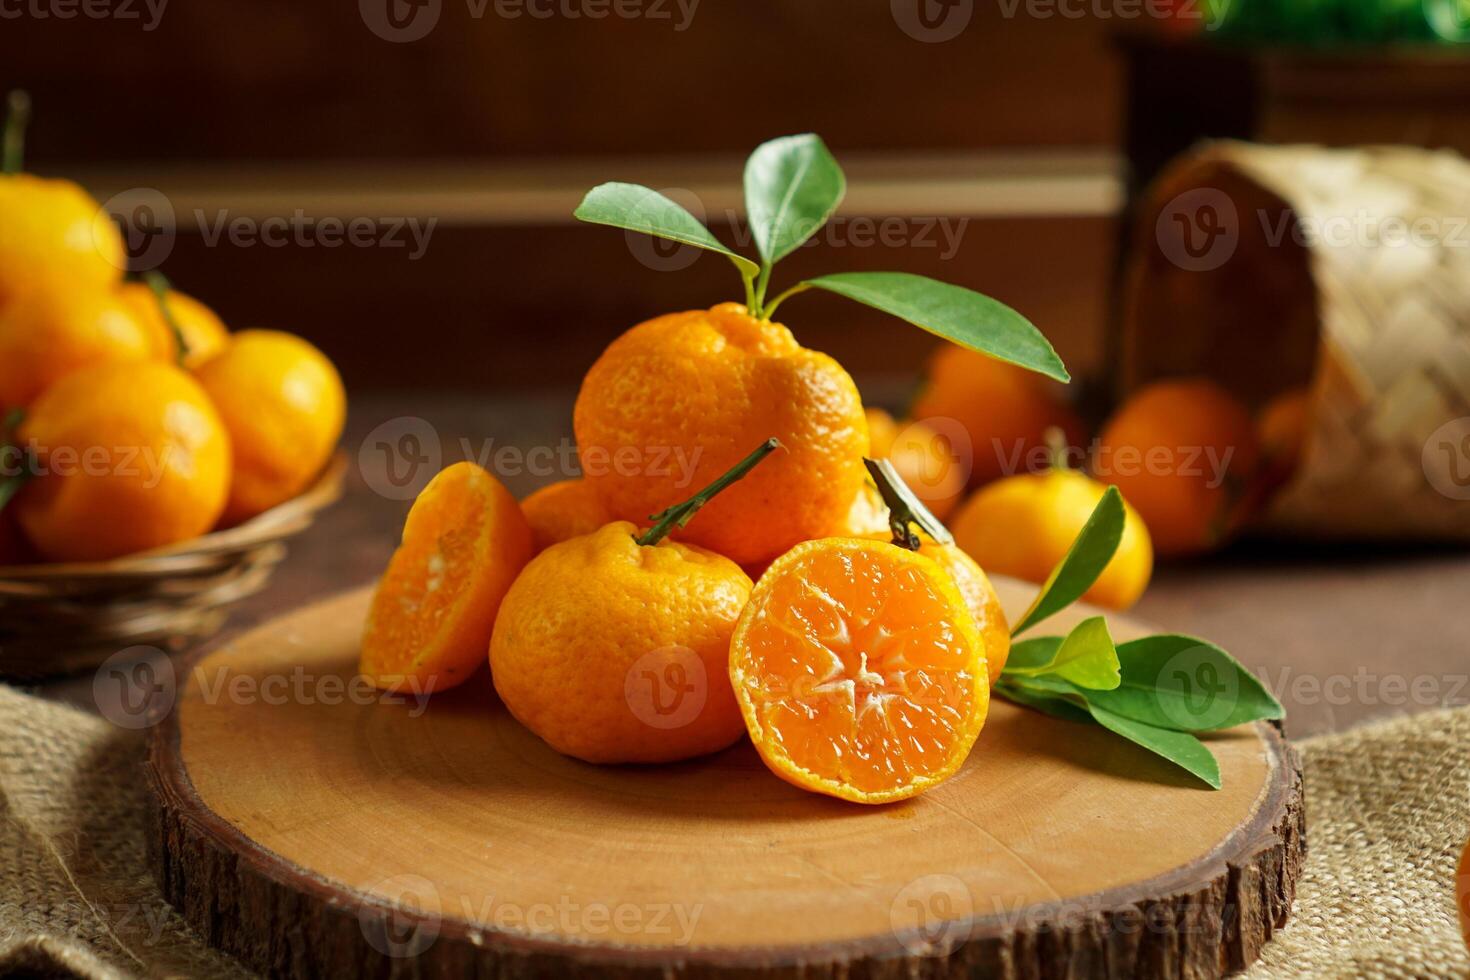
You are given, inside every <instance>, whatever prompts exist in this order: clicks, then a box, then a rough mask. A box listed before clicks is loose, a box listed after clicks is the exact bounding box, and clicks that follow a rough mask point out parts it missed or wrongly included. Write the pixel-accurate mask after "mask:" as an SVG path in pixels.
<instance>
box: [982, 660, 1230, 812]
mask: <svg viewBox="0 0 1470 980" xmlns="http://www.w3.org/2000/svg"><path fill="white" fill-rule="evenodd" d="M994 690H995V693H996V694H998V695H1000V696H1001V697H1003V698H1007V699H1009V700H1011V701H1015V702H1016V703H1017V704H1021V705H1024V706H1026V707H1028V708H1034V709H1035V710H1037V711H1041V712H1043V713H1045V714H1048V715H1051V716H1052V717H1054V718H1062V719H1065V720H1067V721H1081V722H1086V721H1088V720H1089V719H1091V720H1092V721H1094V722H1096V723H1097V724H1099V725H1101V726H1102V727H1103V728H1106V729H1107V730H1108V731H1110V732H1113V733H1114V734H1117V735H1121V736H1123V737H1124V738H1126V739H1128V740H1129V741H1130V742H1133V743H1135V744H1137V745H1141V746H1142V747H1144V748H1146V749H1148V750H1149V751H1150V752H1152V753H1154V754H1155V755H1158V756H1161V757H1163V758H1165V759H1168V760H1169V761H1170V762H1172V763H1174V764H1175V765H1177V766H1179V767H1181V768H1183V769H1184V770H1186V771H1187V772H1189V773H1191V774H1192V775H1194V776H1197V777H1198V778H1200V779H1202V780H1203V781H1204V782H1206V783H1207V784H1209V785H1210V786H1211V787H1212V788H1214V789H1219V788H1220V765H1219V763H1218V762H1217V761H1216V760H1215V756H1214V754H1213V753H1211V752H1210V750H1209V748H1208V747H1207V746H1206V745H1205V744H1204V743H1203V742H1201V741H1200V740H1199V739H1197V738H1195V737H1194V736H1193V735H1190V734H1188V733H1187V732H1176V731H1174V730H1172V729H1168V728H1159V727H1157V726H1154V725H1150V724H1147V723H1145V722H1141V721H1137V720H1135V719H1132V718H1128V717H1125V716H1123V715H1119V714H1116V713H1115V712H1112V711H1109V710H1108V709H1107V708H1104V707H1101V706H1100V705H1098V704H1097V703H1096V702H1097V700H1098V699H1099V697H1100V696H1102V695H1106V694H1107V693H1108V692H1106V691H1103V692H1099V691H1083V690H1082V689H1081V688H1079V687H1077V686H1076V685H1074V684H1072V683H1071V682H1069V681H1065V680H1062V679H1061V678H1059V677H1051V676H1047V677H1013V676H1011V675H1009V674H1005V675H1002V677H1001V679H1000V681H999V682H997V683H996V685H995V689H994Z"/></svg>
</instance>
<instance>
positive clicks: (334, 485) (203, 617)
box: [0, 454, 347, 680]
mask: <svg viewBox="0 0 1470 980" xmlns="http://www.w3.org/2000/svg"><path fill="white" fill-rule="evenodd" d="M346 471H347V458H346V457H345V456H343V455H340V454H339V455H337V456H336V457H334V458H333V459H332V461H331V462H330V463H329V464H327V467H326V468H325V469H324V470H323V471H322V473H321V475H320V476H319V477H318V478H317V481H316V482H315V483H314V484H313V485H312V486H311V487H310V488H309V489H307V490H306V491H305V492H304V493H302V494H300V495H299V496H297V497H294V498H292V499H291V500H288V501H286V502H285V503H283V504H281V505H279V506H277V507H273V508H272V509H270V510H268V511H266V512H265V513H263V514H260V515H258V516H256V517H254V518H251V519H250V520H249V521H246V522H245V523H244V524H240V525H238V526H236V527H232V528H229V529H227V530H223V531H216V532H214V533H212V534H206V535H204V536H203V537H199V538H194V539H193V540H191V541H185V542H183V543H181V544H177V545H172V546H170V547H167V548H160V549H158V550H155V551H149V552H144V553H142V554H137V555H128V556H126V557H123V558H117V559H114V560H112V561H103V562H85V563H64V564H63V563H58V564H45V565H17V566H11V567H0V676H4V677H8V678H14V679H22V680H32V679H38V678H43V677H54V676H57V675H61V674H71V673H77V672H79V671H85V670H90V669H93V668H95V667H96V666H97V665H99V664H100V663H102V662H103V661H104V660H106V659H107V658H108V657H110V656H111V655H113V654H114V653H117V652H118V651H120V650H124V649H126V648H128V647H132V646H143V645H146V646H155V647H159V648H163V649H181V648H183V647H184V646H186V645H188V644H190V643H192V642H195V641H197V640H200V639H202V638H204V637H207V636H209V635H211V634H212V633H214V632H216V631H217V630H218V629H219V628H220V627H221V626H222V625H223V624H224V621H225V619H226V617H227V615H228V611H229V606H230V605H232V604H233V603H236V602H239V601H240V600H241V599H244V598H246V597H247V596H252V595H254V594H255V593H257V592H259V591H260V590H261V589H263V588H264V587H265V585H266V583H267V582H268V581H269V580H270V577H271V573H272V572H274V571H275V567H276V566H277V565H278V564H280V562H281V560H282V559H283V558H285V557H286V541H287V539H289V538H291V537H293V536H295V535H297V534H300V533H301V532H302V531H305V530H306V529H307V528H308V527H310V526H311V525H312V523H313V522H314V521H315V519H316V516H317V514H318V513H319V512H320V511H321V510H322V509H323V508H325V507H327V506H329V505H330V504H332V503H334V502H335V501H336V500H338V499H339V498H340V497H341V496H342V483H343V477H344V475H345V474H346Z"/></svg>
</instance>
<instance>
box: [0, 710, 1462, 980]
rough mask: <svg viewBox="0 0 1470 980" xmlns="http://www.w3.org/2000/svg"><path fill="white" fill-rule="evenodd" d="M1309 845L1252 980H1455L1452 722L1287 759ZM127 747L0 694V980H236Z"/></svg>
mask: <svg viewBox="0 0 1470 980" xmlns="http://www.w3.org/2000/svg"><path fill="white" fill-rule="evenodd" d="M1300 747H1301V749H1302V755H1303V757H1304V760H1305V763H1306V789H1307V826H1308V839H1309V843H1310V848H1309V856H1308V859H1307V866H1306V871H1305V874H1304V876H1303V878H1302V881H1301V885H1300V889H1299V891H1298V893H1297V904H1296V910H1295V914H1294V917H1293V919H1292V921H1291V924H1290V925H1289V926H1288V927H1287V928H1286V929H1285V930H1284V931H1283V932H1281V933H1279V934H1278V935H1277V938H1276V939H1275V940H1274V941H1273V942H1272V943H1271V944H1270V945H1269V946H1268V947H1267V948H1266V950H1265V953H1264V955H1263V956H1262V958H1261V960H1260V962H1259V963H1258V964H1257V965H1256V966H1255V967H1254V968H1253V969H1252V970H1251V971H1250V973H1249V974H1248V976H1250V977H1253V978H1266V977H1335V976H1381V977H1406V978H1407V977H1436V976H1466V975H1470V954H1467V952H1466V949H1465V945H1464V943H1463V942H1462V940H1461V938H1460V930H1459V927H1458V924H1457V918H1456V911H1455V899H1454V894H1455V886H1454V877H1455V871H1456V866H1457V863H1458V860H1459V854H1460V849H1461V848H1462V847H1463V846H1464V844H1465V840H1466V838H1467V836H1470V709H1467V710H1459V711H1444V712H1437V713H1434V714H1425V715H1418V716H1415V717H1412V718H1405V719H1400V720H1396V721H1392V722H1388V723H1386V724H1380V725H1376V726H1373V727H1370V728H1363V729H1359V730H1356V731H1351V732H1347V733H1345V734H1338V735H1331V736H1326V737H1323V738H1317V739H1312V740H1309V741H1305V742H1302V743H1301V745H1300ZM142 757H143V738H142V736H141V735H140V734H138V733H136V732H129V731H123V730H120V729H117V728H115V727H113V726H112V725H111V724H110V723H108V722H107V721H104V720H102V719H99V718H96V717H93V716H91V715H89V714H85V713H83V712H79V711H76V710H74V709H71V708H67V707H63V706H59V705H56V704H51V703H47V702H43V701H39V700H37V699H35V698H32V697H28V696H26V695H24V694H21V693H19V692H16V691H14V690H11V689H10V688H5V687H0V820H3V825H0V976H8V975H24V976H37V975H40V976H62V977H66V976H78V977H89V978H91V977H95V978H104V977H106V978H114V977H140V976H206V977H246V976H249V975H250V974H248V973H247V972H246V971H244V970H242V969H241V968H240V967H239V966H238V965H236V964H235V963H234V962H233V961H232V960H230V959H229V958H228V957H226V956H223V955H220V954H216V953H213V952H211V951H210V950H209V949H208V948H207V947H205V946H204V945H203V944H201V943H200V942H199V941H198V940H197V939H195V938H194V937H193V935H192V934H190V933H189V932H188V930H187V929H186V928H185V927H184V925H183V924H182V922H181V921H180V919H179V917H178V916H176V915H175V914H174V913H173V912H172V910H171V909H169V907H168V906H167V905H166V904H165V903H164V902H163V900H162V898H160V896H159V894H158V891H157V889H156V888H154V886H153V883H152V881H151V879H150V878H149V875H148V870H147V858H146V855H145V845H144V839H145V838H144V835H145V830H146V819H147V817H146V813H147V808H146V805H145V801H146V798H147V792H148V790H147V788H146V786H145V785H144V781H143V776H142Z"/></svg>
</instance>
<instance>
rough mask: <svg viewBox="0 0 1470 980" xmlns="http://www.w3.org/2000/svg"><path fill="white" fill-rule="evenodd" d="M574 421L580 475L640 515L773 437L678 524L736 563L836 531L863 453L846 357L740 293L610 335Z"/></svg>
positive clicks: (609, 500) (858, 406)
mask: <svg viewBox="0 0 1470 980" xmlns="http://www.w3.org/2000/svg"><path fill="white" fill-rule="evenodd" d="M574 422H575V427H576V433H577V443H578V446H579V447H580V450H581V453H582V468H583V472H584V473H585V474H586V476H585V478H586V479H587V480H588V481H589V482H590V483H591V484H592V486H593V487H594V488H595V489H596V490H597V494H598V496H599V497H601V498H602V500H603V502H604V503H605V504H606V505H607V508H608V511H609V512H610V513H611V514H612V515H613V516H614V517H615V518H617V519H619V520H628V521H635V522H636V521H644V520H646V519H647V518H648V516H649V515H650V514H654V513H657V512H659V511H661V510H663V509H664V508H666V507H669V506H670V505H672V504H676V503H678V502H680V501H681V500H684V499H686V498H687V497H688V496H689V495H690V494H692V493H694V492H695V491H696V490H698V489H699V488H700V487H702V486H705V485H706V484H708V483H709V482H710V481H712V480H714V479H715V478H716V477H718V476H719V475H721V474H722V473H724V472H725V471H726V470H728V469H729V468H730V467H731V466H733V465H734V464H735V463H736V462H738V461H739V460H740V459H741V458H743V457H744V456H745V455H746V454H747V453H749V452H750V451H751V450H752V449H753V448H755V447H756V446H757V445H759V444H760V443H761V442H763V441H764V440H765V439H767V438H769V437H771V436H775V437H777V438H778V439H780V440H781V443H782V445H783V446H785V451H784V452H781V451H778V452H776V453H774V454H772V455H771V456H770V457H769V458H768V459H767V460H766V461H765V462H763V463H762V464H761V465H760V466H759V467H757V468H756V469H755V470H754V471H753V472H752V473H751V474H750V475H749V476H747V477H745V478H744V479H743V480H741V481H740V482H739V483H736V484H735V485H734V486H732V487H730V488H729V489H728V490H726V491H725V492H724V493H722V494H720V495H719V496H718V497H716V498H715V499H714V500H713V501H711V502H710V504H709V505H708V506H706V507H705V508H704V509H703V510H701V511H700V512H699V514H698V515H696V516H695V518H694V520H693V521H692V522H691V523H690V524H689V526H688V527H687V528H686V529H685V530H684V531H682V532H679V534H678V536H679V537H680V538H681V539H682V540H686V541H690V542H692V543H695V544H698V545H701V546H703V547H706V548H709V549H711V550H713V551H717V552H719V553H720V554H722V555H725V556H727V557H729V558H731V559H733V560H734V561H736V562H737V563H739V564H742V565H758V564H760V563H761V562H764V561H769V560H770V559H771V558H773V557H775V556H776V555H778V554H780V553H781V552H783V551H785V550H786V549H788V548H790V547H791V546H792V545H794V544H796V543H798V542H800V541H805V540H808V539H810V538H813V537H817V536H820V535H822V534H827V533H831V531H833V530H834V529H835V527H836V526H837V524H838V523H839V522H840V521H841V519H842V516H843V514H845V512H846V509H847V507H848V506H849V505H850V504H851V502H852V499H853V496H854V495H855V494H856V493H857V490H858V487H859V486H860V485H861V484H862V482H863V479H864V472H865V471H864V469H863V464H862V457H863V456H864V455H866V454H867V453H868V427H867V422H866V421H865V419H864V418H863V408H862V401H861V399H860V398H859V397H858V392H857V387H856V386H855V385H854V384H853V381H852V378H850V377H849V376H848V374H847V372H846V371H844V370H843V369H842V366H841V365H840V364H838V363H837V362H836V361H834V360H833V359H832V358H830V357H828V356H827V355H825V354H820V353H817V352H816V351H811V350H807V349H806V348H804V347H801V346H800V345H799V344H797V342H796V340H795V339H794V338H793V337H792V336H791V331H789V330H787V329H786V328H785V327H784V326H782V325H780V324H778V323H771V322H769V321H764V322H762V321H757V320H755V319H752V318H751V317H750V316H749V315H748V314H747V313H746V311H745V307H743V306H741V305H739V304H738V303H725V304H723V305H720V306H716V307H715V308H714V309H712V310H708V311H704V310H695V311H690V312H687V313H674V314H670V315H668V316H662V317H659V318H658V319H655V320H649V321H648V322H647V323H642V324H639V325H638V326H636V327H634V328H633V329H631V330H629V331H628V332H627V333H625V334H623V335H622V336H621V337H619V338H618V339H617V340H615V341H613V343H612V344H611V345H610V346H609V347H608V348H607V350H606V351H605V352H603V355H602V357H600V358H599V359H598V360H597V363H595V364H594V365H593V366H592V369H591V370H590V371H588V372H587V376H586V378H585V379H583V382H582V389H581V392H580V393H579V394H578V396H577V406H576V412H575V418H574ZM681 460H682V461H683V462H684V463H685V464H692V466H693V472H692V473H681V472H680V461H681Z"/></svg>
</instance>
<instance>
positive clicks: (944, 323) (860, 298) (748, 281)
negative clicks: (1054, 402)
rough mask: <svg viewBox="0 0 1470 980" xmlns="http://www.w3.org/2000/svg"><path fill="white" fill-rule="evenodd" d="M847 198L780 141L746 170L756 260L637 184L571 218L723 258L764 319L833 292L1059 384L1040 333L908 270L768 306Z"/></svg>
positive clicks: (811, 160)
mask: <svg viewBox="0 0 1470 980" xmlns="http://www.w3.org/2000/svg"><path fill="white" fill-rule="evenodd" d="M846 193H847V178H846V177H845V176H844V175H843V173H842V168H841V167H840V166H839V165H838V163H837V161H836V160H835V159H834V158H833V156H832V154H831V152H830V151H828V149H827V147H826V145H825V144H824V143H823V142H822V140H821V138H820V137H818V136H816V135H815V134H813V133H806V134H803V135H799V136H785V137H782V138H780V139H775V140H771V141H770V142H768V143H764V144H762V145H761V146H759V147H757V148H756V151H755V152H754V153H752V154H751V156H750V159H749V160H747V161H746V164H745V208H746V215H747V220H748V221H749V223H750V230H751V237H752V239H753V240H754V242H755V246H756V250H757V252H758V253H759V255H760V260H759V261H758V262H757V261H753V260H751V259H749V258H747V257H745V256H743V255H740V254H738V253H736V252H734V251H733V250H731V249H729V248H726V247H725V245H724V244H723V243H721V242H720V240H719V239H717V238H716V237H715V236H714V235H713V234H712V233H711V232H710V230H709V229H708V228H706V227H705V226H704V225H703V224H701V223H700V221H699V219H698V218H696V217H695V216H694V215H692V214H690V213H689V212H688V211H686V210H685V209H684V208H682V207H680V206H679V205H678V204H676V203H674V202H673V201H671V200H670V199H669V198H667V197H665V196H664V195H663V194H660V193H659V192H658V191H655V190H653V189H651V188H648V187H643V186H640V185H638V184H623V183H609V184H602V185H600V186H598V187H594V188H593V189H592V190H591V191H589V192H588V193H587V196H586V197H585V198H584V199H583V201H582V203H581V205H580V206H579V207H578V208H577V210H576V211H575V212H574V213H575V215H576V217H577V218H579V219H580V220H582V221H587V222H591V223H593V224H600V225H610V226H612V227H614V228H623V229H625V230H628V231H635V232H640V233H642V234H645V235H653V236H655V237H657V238H663V239H667V240H669V241H673V242H678V243H680V244H683V245H690V246H693V247H695V248H701V249H704V250H706V251H709V252H715V253H718V254H720V255H723V256H725V257H726V258H728V259H729V260H730V261H731V262H732V263H733V264H734V265H735V268H736V270H737V271H738V272H739V273H740V277H741V279H742V280H743V281H744V283H745V305H746V306H747V307H748V308H749V309H750V312H751V315H752V316H755V317H758V318H769V317H770V316H772V315H774V314H775V312H776V308H777V307H779V306H780V305H781V304H782V303H783V302H784V301H785V300H787V299H788V298H790V297H792V296H795V295H797V294H799V293H803V292H806V291H808V290H811V289H819V290H823V291H825V292H829V293H836V294H837V295H839V296H845V297H847V298H848V299H851V300H854V301H856V302H858V303H862V304H864V305H866V306H871V307H873V308H874V309H878V310H882V311H883V312H885V313H889V314H891V315H893V316H896V317H898V318H899V319H901V320H906V321H908V322H909V323H912V324H913V325H915V326H917V327H920V328H922V329H924V330H927V331H929V332H930V333H933V334H937V335H938V336H940V337H944V338H945V339H947V340H951V341H953V342H955V343H957V344H960V345H961V346H964V347H968V348H970V349H972V350H977V351H980V352H981V353H985V354H989V355H991V356H992V357H996V358H999V359H1000V360H1003V361H1010V362H1011V363H1013V364H1017V365H1020V366H1021V367H1024V368H1029V369H1030V370H1032V371H1036V372H1038V373H1040V374H1044V375H1046V376H1047V377H1050V378H1055V379H1057V380H1058V381H1067V380H1069V376H1068V374H1067V369H1066V368H1065V367H1064V366H1063V365H1062V361H1061V358H1059V357H1058V356H1057V353H1056V351H1055V350H1053V349H1052V346H1051V344H1050V343H1048V342H1047V339H1046V338H1045V337H1044V336H1042V334H1041V331H1039V330H1037V329H1036V327H1035V326H1034V325H1033V324H1032V323H1031V321H1029V320H1027V319H1026V318H1025V317H1024V316H1022V315H1021V314H1019V313H1017V312H1016V311H1015V310H1013V309H1011V308H1010V307H1009V306H1006V305H1005V304H1004V303H1000V302H998V301H996V300H994V299H991V298H990V297H989V296H985V295H982V294H980V293H977V292H975V291H973V290H970V289H964V288H962V287H960V286H952V285H949V284H948V283H943V282H938V281H936V280H934V279H929V278H926V277H925V276H918V275H913V274H911V273H906V272H842V273H835V274H833V275H827V276H817V277H816V278H813V279H807V280H804V281H802V282H798V283H796V284H794V285H792V286H790V287H789V288H787V289H786V290H785V291H784V292H782V293H780V294H779V295H777V296H775V297H774V298H772V299H770V300H767V294H768V292H769V289H770V285H771V274H772V271H773V269H774V267H775V265H776V263H777V262H779V261H781V260H782V259H783V258H785V257H786V256H788V255H790V254H791V253H792V252H794V251H796V250H797V249H798V248H800V247H801V246H802V245H803V244H805V243H806V242H807V241H808V240H809V239H810V238H811V237H812V236H813V235H815V234H816V233H817V232H818V231H819V230H820V229H821V228H822V226H823V225H825V224H826V223H827V221H828V220H829V219H830V218H831V217H832V215H833V214H834V213H835V212H836V210H837V207H838V205H839V204H841V202H842V198H843V196H844V195H845V194H846Z"/></svg>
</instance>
